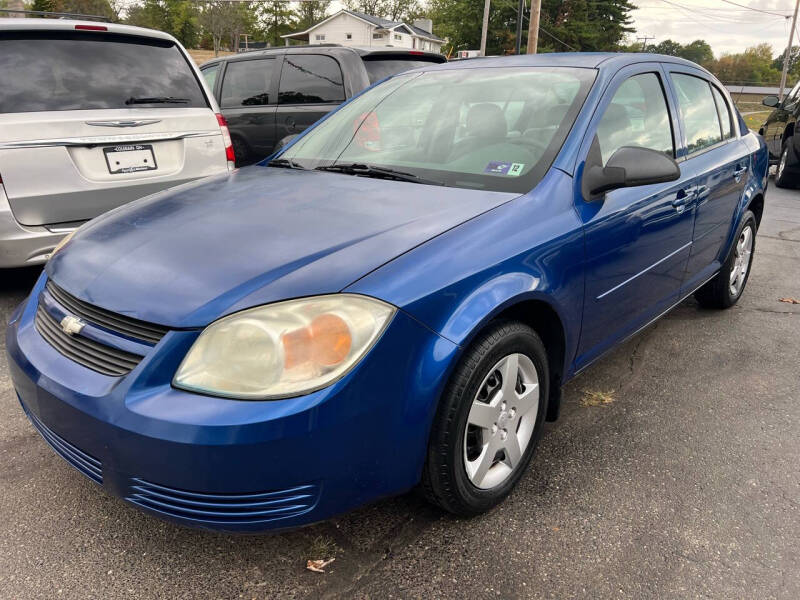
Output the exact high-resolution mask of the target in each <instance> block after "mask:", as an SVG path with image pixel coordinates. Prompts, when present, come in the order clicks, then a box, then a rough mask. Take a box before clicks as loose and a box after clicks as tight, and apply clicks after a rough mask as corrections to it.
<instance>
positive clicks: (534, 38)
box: [526, 0, 542, 54]
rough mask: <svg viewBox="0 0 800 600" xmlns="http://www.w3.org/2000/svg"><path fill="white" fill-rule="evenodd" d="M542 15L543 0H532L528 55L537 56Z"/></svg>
mask: <svg viewBox="0 0 800 600" xmlns="http://www.w3.org/2000/svg"><path fill="white" fill-rule="evenodd" d="M541 13H542V0H531V19H530V21H529V22H528V48H527V50H526V51H527V53H528V54H536V49H537V48H538V46H539V17H540V15H541Z"/></svg>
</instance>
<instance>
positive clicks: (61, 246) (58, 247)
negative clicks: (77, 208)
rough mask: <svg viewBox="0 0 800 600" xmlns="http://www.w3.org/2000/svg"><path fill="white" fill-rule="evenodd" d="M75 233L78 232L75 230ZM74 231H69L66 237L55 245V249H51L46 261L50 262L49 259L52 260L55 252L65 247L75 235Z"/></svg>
mask: <svg viewBox="0 0 800 600" xmlns="http://www.w3.org/2000/svg"><path fill="white" fill-rule="evenodd" d="M75 231H78V230H77V229H76V230H75ZM75 231H70V232H69V233H68V234H67V235H65V236H64V237H63V238H61V241H60V242H58V243H57V244H56V247H55V248H53V251H52V252H51V253H50V256H49V257H48V259H47V260H50V259H51V258H53V257H54V256H55V255H56V252H58V251H59V250H61V249H62V248H63V247H64V246H66V245H67V242H69V241H70V240H71V239H72V236H73V235H75Z"/></svg>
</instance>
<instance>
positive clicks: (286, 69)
mask: <svg viewBox="0 0 800 600" xmlns="http://www.w3.org/2000/svg"><path fill="white" fill-rule="evenodd" d="M345 98H346V96H345V91H344V82H343V79H342V69H341V67H340V65H339V62H338V61H337V60H336V59H335V58H333V57H331V56H326V55H323V54H286V55H285V56H284V58H283V66H282V67H281V77H280V85H279V89H278V110H277V114H276V128H277V135H276V139H277V140H281V139H282V138H284V137H286V136H287V135H293V134H296V133H300V132H302V131H304V130H305V129H306V128H308V127H309V126H310V125H313V124H314V123H316V122H317V121H318V120H319V119H321V118H322V117H324V116H325V115H326V114H328V113H329V112H330V111H331V110H333V109H334V108H336V107H337V106H339V104H341V103H342V102H344V101H345ZM265 156H266V155H265Z"/></svg>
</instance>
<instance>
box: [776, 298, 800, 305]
mask: <svg viewBox="0 0 800 600" xmlns="http://www.w3.org/2000/svg"><path fill="white" fill-rule="evenodd" d="M778 302H786V303H787V304H800V300H798V299H797V298H778Z"/></svg>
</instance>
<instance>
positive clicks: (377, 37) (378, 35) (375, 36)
mask: <svg viewBox="0 0 800 600" xmlns="http://www.w3.org/2000/svg"><path fill="white" fill-rule="evenodd" d="M372 39H373V40H382V39H383V34H382V33H373V34H372Z"/></svg>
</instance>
